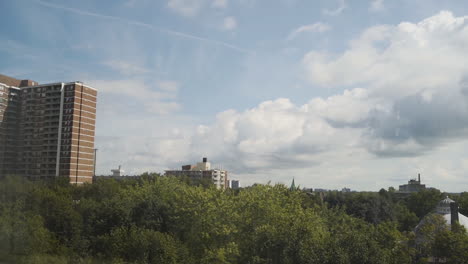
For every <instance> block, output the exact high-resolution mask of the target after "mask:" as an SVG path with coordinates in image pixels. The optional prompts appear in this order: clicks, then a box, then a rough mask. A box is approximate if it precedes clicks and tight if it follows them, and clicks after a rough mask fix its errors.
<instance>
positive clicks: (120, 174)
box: [111, 165, 124, 177]
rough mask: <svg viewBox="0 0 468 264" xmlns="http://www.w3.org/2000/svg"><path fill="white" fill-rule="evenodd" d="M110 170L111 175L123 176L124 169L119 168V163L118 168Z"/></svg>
mask: <svg viewBox="0 0 468 264" xmlns="http://www.w3.org/2000/svg"><path fill="white" fill-rule="evenodd" d="M111 172H112V176H113V177H120V176H123V174H124V171H123V170H122V169H121V166H120V165H119V168H118V169H115V170H111Z"/></svg>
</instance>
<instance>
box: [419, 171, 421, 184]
mask: <svg viewBox="0 0 468 264" xmlns="http://www.w3.org/2000/svg"><path fill="white" fill-rule="evenodd" d="M418 182H419V183H421V173H418Z"/></svg>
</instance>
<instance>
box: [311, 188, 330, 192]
mask: <svg viewBox="0 0 468 264" xmlns="http://www.w3.org/2000/svg"><path fill="white" fill-rule="evenodd" d="M314 192H328V190H327V189H322V188H315V189H314Z"/></svg>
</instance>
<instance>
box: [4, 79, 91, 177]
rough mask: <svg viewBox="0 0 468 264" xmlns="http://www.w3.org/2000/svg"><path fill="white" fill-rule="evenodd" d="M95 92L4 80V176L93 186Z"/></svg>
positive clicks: (70, 85)
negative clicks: (64, 180)
mask: <svg viewBox="0 0 468 264" xmlns="http://www.w3.org/2000/svg"><path fill="white" fill-rule="evenodd" d="M96 96H97V91H96V89H94V88H92V87H89V86H87V85H84V84H82V83H81V82H69V83H50V84H41V85H40V84H38V83H37V82H34V81H30V80H17V79H14V78H11V77H8V76H4V75H0V176H5V175H21V176H25V177H29V178H32V179H40V178H48V177H57V176H64V177H69V178H70V183H74V184H82V183H85V182H88V183H91V182H92V179H93V171H94V131H95V123H96Z"/></svg>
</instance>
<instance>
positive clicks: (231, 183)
mask: <svg viewBox="0 0 468 264" xmlns="http://www.w3.org/2000/svg"><path fill="white" fill-rule="evenodd" d="M240 187H241V186H240V182H239V181H238V180H230V181H229V188H231V189H239V188H240Z"/></svg>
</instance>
